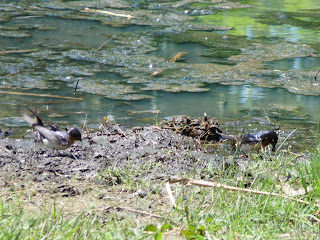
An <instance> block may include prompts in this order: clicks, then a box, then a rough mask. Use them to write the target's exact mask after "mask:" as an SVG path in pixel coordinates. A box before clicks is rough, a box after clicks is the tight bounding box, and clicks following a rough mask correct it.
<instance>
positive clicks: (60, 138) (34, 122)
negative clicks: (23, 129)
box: [24, 107, 82, 150]
mask: <svg viewBox="0 0 320 240" xmlns="http://www.w3.org/2000/svg"><path fill="white" fill-rule="evenodd" d="M26 108H27V109H28V110H29V111H30V112H32V114H33V115H35V117H36V119H32V118H31V117H30V116H28V115H27V114H24V119H25V120H26V121H27V122H28V123H29V124H30V125H31V126H32V127H33V129H34V130H36V131H38V132H39V134H40V139H41V141H42V143H43V144H44V145H45V146H46V147H48V148H51V149H57V150H64V149H67V148H68V147H70V146H71V145H72V144H73V143H74V142H75V141H77V140H78V141H82V140H81V132H80V131H79V129H77V128H70V129H69V130H67V131H66V132H65V131H61V130H60V129H59V128H58V127H57V126H55V125H51V124H49V123H48V122H46V121H44V120H43V119H42V118H40V116H39V115H38V114H37V113H35V112H34V111H32V110H31V109H30V108H28V107H26ZM43 122H46V123H47V125H48V127H49V128H46V127H44V124H43Z"/></svg>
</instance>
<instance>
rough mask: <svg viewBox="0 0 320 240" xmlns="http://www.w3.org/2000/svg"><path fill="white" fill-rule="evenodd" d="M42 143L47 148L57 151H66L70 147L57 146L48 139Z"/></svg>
mask: <svg viewBox="0 0 320 240" xmlns="http://www.w3.org/2000/svg"><path fill="white" fill-rule="evenodd" d="M42 142H43V144H44V145H45V146H46V147H48V148H52V149H57V150H65V149H67V148H68V147H69V146H68V145H61V144H56V143H53V142H50V141H48V139H46V138H45V139H43V140H42Z"/></svg>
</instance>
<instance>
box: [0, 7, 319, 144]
mask: <svg viewBox="0 0 320 240" xmlns="http://www.w3.org/2000/svg"><path fill="white" fill-rule="evenodd" d="M246 2H248V3H249V4H256V5H257V6H258V7H257V8H250V9H240V10H232V11H221V12H218V14H216V15H212V16H210V17H207V18H205V17H203V19H204V20H205V21H206V22H212V23H215V24H221V25H225V26H231V27H233V29H232V30H230V31H228V33H230V34H234V35H242V36H243V35H245V36H247V37H248V38H259V37H265V38H270V37H277V38H283V39H285V40H286V41H291V42H316V41H318V39H319V36H320V35H319V31H312V30H310V29H304V28H302V27H294V26H290V25H278V26H275V25H267V24H262V23H260V22H259V21H258V20H257V19H256V17H257V16H258V15H259V14H261V13H262V12H264V11H270V10H273V9H277V10H279V11H288V10H292V9H291V8H292V7H293V6H295V2H294V1H288V2H286V3H283V2H281V3H280V2H279V1H246ZM303 2H304V3H302V2H300V1H299V4H298V6H296V7H297V8H298V7H301V8H313V7H317V6H319V2H318V1H303ZM311 20H312V21H313V19H311ZM21 24H25V25H30V26H34V25H37V24H42V25H44V26H45V27H52V28H54V29H52V30H48V31H41V30H30V31H29V32H30V34H31V37H28V38H8V37H0V46H1V47H2V48H3V49H5V50H10V49H34V48H37V49H46V47H48V46H50V47H52V46H56V47H59V46H61V49H63V48H65V47H66V45H68V44H69V46H70V47H71V48H72V46H82V47H84V48H86V47H91V48H95V49H96V48H98V47H99V46H100V45H101V44H102V43H103V42H105V41H106V40H107V39H108V37H106V36H107V35H108V36H109V35H110V34H118V33H124V32H142V31H147V32H150V31H152V28H150V27H146V26H126V27H117V28H116V27H111V26H107V25H103V24H102V23H100V22H98V21H91V20H73V19H62V18H57V17H32V18H19V17H18V18H13V19H12V20H11V21H10V22H3V23H1V24H0V26H15V25H21ZM157 48H158V50H156V51H154V52H152V53H148V54H149V55H150V54H151V55H155V56H161V57H164V58H170V57H172V53H174V52H181V51H185V50H187V51H188V55H186V56H184V59H183V62H186V63H195V64H207V63H220V64H223V65H232V64H233V62H232V61H229V60H228V58H229V57H230V56H232V55H236V54H237V52H232V53H230V54H229V53H228V52H226V53H225V54H223V55H221V54H220V55H219V54H216V51H215V49H214V48H211V49H210V48H208V47H206V46H202V45H200V44H197V43H183V44H177V43H173V42H168V41H166V40H163V39H159V42H158V43H157ZM219 52H221V50H219ZM15 56H16V57H17V58H20V57H21V58H23V56H19V55H15ZM47 61H50V60H47ZM77 64H79V65H87V64H92V63H87V62H81V61H78V63H77ZM92 65H94V64H92ZM319 66H320V62H319V60H318V58H310V57H306V58H300V57H299V58H295V59H285V60H279V61H274V62H271V63H268V64H267V65H266V67H267V68H270V69H277V70H312V69H313V70H315V69H317V68H318V67H319ZM39 69H40V68H39ZM39 69H38V71H40V70H39ZM14 72H15V68H12V73H14ZM8 77H10V76H8ZM74 79H76V78H74ZM93 79H97V80H99V81H105V83H106V84H108V82H109V81H113V82H123V81H124V78H123V77H121V76H119V75H118V74H116V73H112V72H108V70H107V67H106V70H105V71H100V72H99V73H97V74H95V76H94V78H93ZM50 84H51V85H52V86H54V87H52V88H50V87H49V88H46V89H41V87H39V88H37V87H33V88H19V87H18V88H16V89H12V88H6V83H5V81H3V82H2V85H1V82H0V86H1V89H0V90H5V91H18V92H22V93H35V94H55V95H60V96H73V91H74V85H75V81H72V82H70V83H68V82H67V81H60V80H50ZM80 85H81V82H80ZM128 85H130V84H128ZM205 87H207V88H208V89H209V91H208V92H202V93H189V92H180V93H170V92H163V91H145V92H143V94H145V95H150V96H151V97H152V98H147V99H142V100H136V101H125V100H115V99H111V98H107V97H105V96H103V95H97V94H91V93H88V92H85V91H78V92H77V95H76V97H82V98H83V101H77V102H75V101H65V102H63V103H62V102H57V100H60V101H61V99H53V98H42V97H30V96H16V95H6V94H0V98H1V102H0V109H1V116H0V128H2V129H6V128H8V127H15V128H17V127H21V128H23V129H25V128H27V124H26V123H25V122H24V121H23V119H22V115H23V113H24V112H26V110H25V108H24V105H27V106H30V107H32V108H33V109H37V111H39V113H40V114H41V115H43V116H44V117H46V118H48V119H50V122H59V123H60V125H77V126H81V125H83V124H84V123H85V122H86V124H87V125H88V126H90V127H92V128H94V129H96V128H97V127H98V124H99V123H101V122H103V118H104V117H108V116H109V119H111V120H115V121H116V122H118V123H120V124H123V125H125V126H136V125H145V124H154V123H157V122H158V121H160V120H162V119H166V118H168V117H170V116H175V115H188V116H190V117H199V116H201V115H202V114H203V113H204V112H206V113H207V114H208V115H210V116H215V117H216V118H217V119H218V120H219V121H220V122H221V123H222V125H223V126H222V127H223V128H225V129H229V130H230V131H233V133H234V132H236V131H237V129H239V128H241V129H243V128H248V129H257V128H258V129H259V128H263V129H264V128H272V126H274V125H277V124H278V125H282V126H284V128H285V129H286V132H290V131H292V130H293V129H295V128H299V129H300V130H301V131H300V133H301V136H306V135H308V139H310V142H311V141H313V140H312V137H313V136H314V134H313V133H311V132H310V131H309V130H310V129H311V130H313V131H316V129H317V125H318V121H319V119H320V111H319V110H318V109H319V106H320V98H319V97H318V96H303V95H296V94H293V93H290V92H288V91H287V90H285V89H280V88H260V87H253V86H250V85H243V86H224V85H217V84H212V85H207V86H205ZM157 111H158V113H156V112H157ZM231 122H238V125H237V126H235V125H232V124H230V123H231ZM261 124H262V125H261ZM261 130H262V129H261ZM297 139H299V138H298V137H297ZM297 141H298V140H297Z"/></svg>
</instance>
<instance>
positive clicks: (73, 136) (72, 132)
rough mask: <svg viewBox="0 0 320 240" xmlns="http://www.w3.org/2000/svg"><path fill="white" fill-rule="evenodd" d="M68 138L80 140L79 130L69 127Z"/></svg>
mask: <svg viewBox="0 0 320 240" xmlns="http://www.w3.org/2000/svg"><path fill="white" fill-rule="evenodd" d="M68 134H69V138H71V139H72V140H73V141H76V140H78V141H82V139H81V132H80V130H79V129H78V128H70V129H69V130H68Z"/></svg>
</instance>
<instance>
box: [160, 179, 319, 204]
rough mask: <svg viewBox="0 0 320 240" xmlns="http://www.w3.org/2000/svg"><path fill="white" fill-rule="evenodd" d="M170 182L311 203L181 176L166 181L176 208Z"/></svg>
mask: <svg viewBox="0 0 320 240" xmlns="http://www.w3.org/2000/svg"><path fill="white" fill-rule="evenodd" d="M170 183H171V184H173V183H181V184H184V185H195V186H199V187H215V188H223V189H226V190H231V191H239V192H247V193H254V194H258V195H267V196H275V197H281V198H285V199H289V200H291V201H295V202H299V203H303V204H305V205H310V202H306V201H303V200H301V199H296V198H293V197H289V196H285V195H281V194H278V193H273V192H264V191H259V190H254V189H246V188H239V187H232V186H228V185H225V184H222V183H217V182H210V181H203V180H194V179H188V178H180V179H173V180H169V181H167V183H166V189H167V192H168V195H169V198H170V200H171V203H172V205H173V207H174V208H176V207H177V204H176V201H175V199H174V197H173V194H172V191H171V188H170ZM316 206H318V205H316Z"/></svg>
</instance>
